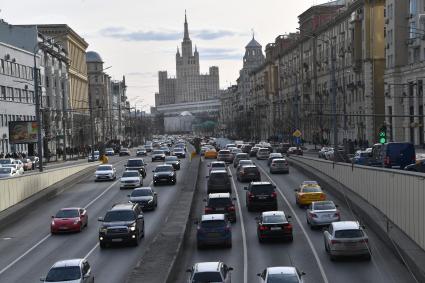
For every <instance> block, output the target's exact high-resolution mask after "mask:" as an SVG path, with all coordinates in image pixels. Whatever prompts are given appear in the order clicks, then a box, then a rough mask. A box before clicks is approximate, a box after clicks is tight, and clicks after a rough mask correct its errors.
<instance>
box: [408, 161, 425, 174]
mask: <svg viewBox="0 0 425 283" xmlns="http://www.w3.org/2000/svg"><path fill="white" fill-rule="evenodd" d="M404 170H407V171H413V172H421V173H425V159H418V160H416V163H413V164H410V165H407V166H406V167H404Z"/></svg>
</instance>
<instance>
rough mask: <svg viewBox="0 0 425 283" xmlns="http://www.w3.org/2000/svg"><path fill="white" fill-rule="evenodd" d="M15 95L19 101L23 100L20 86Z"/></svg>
mask: <svg viewBox="0 0 425 283" xmlns="http://www.w3.org/2000/svg"><path fill="white" fill-rule="evenodd" d="M15 97H16V100H17V101H19V102H22V97H21V90H20V89H19V88H15Z"/></svg>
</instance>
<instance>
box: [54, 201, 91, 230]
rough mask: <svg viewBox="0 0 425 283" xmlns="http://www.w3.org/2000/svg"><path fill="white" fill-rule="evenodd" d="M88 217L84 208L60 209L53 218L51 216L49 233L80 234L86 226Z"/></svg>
mask: <svg viewBox="0 0 425 283" xmlns="http://www.w3.org/2000/svg"><path fill="white" fill-rule="evenodd" d="M88 219H89V217H88V215H87V211H86V210H85V209H84V208H78V207H71V208H62V209H61V210H59V211H58V212H57V213H56V215H55V216H52V223H51V224H50V232H51V233H52V234H55V233H61V232H81V230H83V228H84V227H87V225H88Z"/></svg>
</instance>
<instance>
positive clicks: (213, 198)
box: [204, 193, 236, 223]
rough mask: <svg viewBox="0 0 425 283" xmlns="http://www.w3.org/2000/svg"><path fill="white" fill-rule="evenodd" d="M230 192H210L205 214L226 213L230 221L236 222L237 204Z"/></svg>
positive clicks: (206, 200)
mask: <svg viewBox="0 0 425 283" xmlns="http://www.w3.org/2000/svg"><path fill="white" fill-rule="evenodd" d="M234 200H236V198H232V197H231V196H230V194H229V193H221V194H209V195H208V198H207V199H204V201H205V202H206V204H205V209H204V212H205V214H214V213H224V214H225V215H226V217H227V219H228V220H229V221H230V222H233V223H234V222H236V211H235V204H234V203H233V201H234Z"/></svg>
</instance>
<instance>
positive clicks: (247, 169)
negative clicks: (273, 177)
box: [236, 165, 261, 182]
mask: <svg viewBox="0 0 425 283" xmlns="http://www.w3.org/2000/svg"><path fill="white" fill-rule="evenodd" d="M236 178H237V179H238V181H240V182H252V181H257V182H258V181H261V174H260V170H258V167H257V166H255V165H243V166H242V168H240V169H239V170H238V171H237V172H236Z"/></svg>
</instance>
